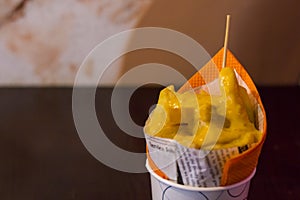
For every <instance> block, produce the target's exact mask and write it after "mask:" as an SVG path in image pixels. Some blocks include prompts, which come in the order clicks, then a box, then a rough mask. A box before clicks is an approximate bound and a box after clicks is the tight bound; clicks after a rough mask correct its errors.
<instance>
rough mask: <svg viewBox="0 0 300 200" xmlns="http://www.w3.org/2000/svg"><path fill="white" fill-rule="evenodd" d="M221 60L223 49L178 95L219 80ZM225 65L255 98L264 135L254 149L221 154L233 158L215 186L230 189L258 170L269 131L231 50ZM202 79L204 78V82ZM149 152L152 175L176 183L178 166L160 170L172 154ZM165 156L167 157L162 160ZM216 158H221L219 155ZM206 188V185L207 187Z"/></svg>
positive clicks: (253, 92) (254, 91)
mask: <svg viewBox="0 0 300 200" xmlns="http://www.w3.org/2000/svg"><path fill="white" fill-rule="evenodd" d="M222 59H223V48H222V49H221V50H220V51H219V52H218V53H217V54H216V55H215V56H214V57H213V58H212V59H211V60H210V61H209V62H208V63H207V64H206V65H205V66H204V67H202V68H201V70H199V72H197V73H196V74H194V76H193V77H192V78H191V79H190V80H189V81H188V82H187V83H186V84H184V85H183V86H182V87H181V88H180V89H179V91H178V92H184V91H187V90H190V89H191V88H198V87H200V86H202V85H205V84H207V83H209V82H211V81H213V80H215V79H216V78H218V77H219V71H220V70H221V68H222ZM226 63H227V66H226V67H230V68H233V69H234V70H235V71H236V73H237V75H238V77H237V78H238V80H239V82H242V83H243V84H244V86H245V87H246V88H247V89H248V91H249V92H250V93H251V95H252V96H253V97H254V98H255V100H256V102H257V104H258V107H259V112H258V122H257V123H258V127H260V128H259V129H260V131H261V132H262V138H261V140H260V141H259V142H258V143H255V144H253V145H251V147H249V149H248V150H247V151H244V152H238V153H237V150H236V148H232V149H226V150H224V151H223V152H222V150H221V153H222V154H223V153H225V154H230V157H229V159H226V161H225V163H222V164H221V166H222V173H221V180H220V182H218V183H212V185H220V186H226V185H231V184H234V183H237V182H240V181H242V180H244V179H246V178H247V177H249V176H250V175H251V173H252V172H253V171H254V169H255V168H256V166H257V163H258V158H259V155H260V151H261V148H262V145H263V143H264V140H265V138H266V128H267V123H266V114H265V110H264V107H263V104H262V102H261V99H260V96H259V93H258V91H257V89H256V87H255V85H254V83H253V81H252V79H251V77H250V76H249V75H248V73H247V72H246V70H245V69H244V67H243V66H242V65H241V64H240V63H239V61H238V60H237V59H236V58H235V57H234V56H233V54H232V53H231V52H230V51H229V50H228V51H227V60H226ZM203 77H205V80H204V78H203ZM156 139H157V140H158V141H157V142H156V141H155V140H156ZM146 141H147V146H148V145H149V144H150V145H151V143H150V142H153V143H155V145H160V144H161V143H163V144H162V146H168V147H174V146H176V147H177V148H178V146H179V149H180V148H184V147H182V146H180V145H177V143H176V142H174V140H170V139H164V138H163V139H158V138H155V137H150V136H147V134H146ZM149 148H150V147H149ZM171 149H172V148H171ZM146 151H147V157H148V162H149V166H150V167H151V168H152V170H153V171H155V172H156V174H158V175H159V176H160V177H162V178H165V179H170V180H176V177H175V176H176V171H177V168H178V165H177V166H176V165H174V164H173V165H170V166H168V167H167V169H164V170H162V169H161V168H160V166H161V162H160V161H161V160H163V159H172V158H170V157H172V154H171V153H169V152H167V153H164V152H161V153H160V152H158V154H160V155H158V156H157V155H155V154H154V153H151V152H150V151H149V149H148V147H147V150H146ZM184 151H189V148H185V149H184ZM189 153H191V154H195V153H196V150H195V151H193V150H191V151H190V152H189ZM162 154H165V155H163V157H161V155H162ZM191 154H188V155H191ZM216 154H218V152H217V153H216ZM194 158H195V157H194ZM194 158H192V159H194ZM193 161H194V160H193ZM196 185H197V184H196ZM200 185H201V184H200ZM204 185H206V183H205V184H204ZM208 185H209V184H208ZM210 186H211V185H210Z"/></svg>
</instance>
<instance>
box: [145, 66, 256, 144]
mask: <svg viewBox="0 0 300 200" xmlns="http://www.w3.org/2000/svg"><path fill="white" fill-rule="evenodd" d="M219 85H220V91H221V95H219V96H210V95H209V94H208V93H206V92H205V91H201V92H200V93H197V94H195V93H193V92H185V93H183V94H179V93H176V92H175V91H174V87H173V86H169V87H167V88H165V89H163V90H162V91H161V92H160V96H159V100H158V104H157V107H156V108H155V109H154V111H153V112H152V113H151V115H150V117H149V119H148V120H147V123H146V126H145V132H146V133H147V134H149V135H153V136H157V137H163V138H170V139H175V140H177V141H178V142H179V143H181V144H182V145H185V146H188V147H193V148H201V147H202V148H204V149H205V148H206V147H205V146H203V142H204V139H205V137H206V136H207V132H208V129H211V130H212V132H213V131H214V130H215V132H217V131H221V133H220V135H219V138H218V139H217V141H216V144H215V145H214V147H213V148H214V149H222V148H230V147H237V146H244V145H248V144H252V143H256V142H258V141H259V140H260V137H261V132H260V131H258V130H257V129H256V127H255V125H254V122H255V120H256V119H255V105H254V104H252V103H251V101H250V99H249V96H248V94H247V91H246V89H245V88H243V87H241V86H239V85H238V82H237V79H236V76H235V73H234V71H233V70H232V69H231V68H227V67H226V68H224V69H222V70H221V72H220V75H219ZM218 127H219V129H218ZM208 140H209V138H208ZM213 140H215V139H214V138H212V141H213ZM213 143H215V141H214V142H213ZM206 144H207V143H206Z"/></svg>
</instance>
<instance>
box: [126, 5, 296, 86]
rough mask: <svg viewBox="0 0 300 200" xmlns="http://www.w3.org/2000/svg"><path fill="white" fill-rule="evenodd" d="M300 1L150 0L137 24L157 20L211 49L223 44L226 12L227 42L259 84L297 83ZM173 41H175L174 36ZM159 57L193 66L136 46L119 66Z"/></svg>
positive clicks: (184, 66) (185, 67) (156, 23)
mask: <svg viewBox="0 0 300 200" xmlns="http://www.w3.org/2000/svg"><path fill="white" fill-rule="evenodd" d="M299 9H300V2H299V1H295V0H287V1H272V0H265V1H259V0H255V1H237V0H227V1H217V0H210V1H208V0H187V1H183V0H155V1H154V2H153V4H152V6H151V7H150V9H149V10H148V11H147V12H146V13H145V14H144V16H142V18H141V20H140V21H139V23H138V24H137V27H146V26H155V27H156V26H158V27H165V28H170V29H174V30H177V31H180V32H182V33H185V34H187V35H188V36H190V37H192V38H193V39H195V40H197V41H198V42H199V43H200V44H201V45H203V47H204V48H205V49H206V50H207V51H208V52H209V53H210V55H212V56H213V55H214V54H215V53H216V52H217V51H218V50H219V49H220V48H221V47H222V45H223V38H224V29H225V17H226V14H230V15H231V28H230V39H229V48H230V50H231V51H232V52H233V53H234V55H235V56H236V57H237V58H238V59H239V61H240V62H241V63H242V65H244V67H246V69H247V70H248V72H249V73H250V75H251V76H252V77H253V79H254V81H255V82H256V83H257V84H259V85H296V84H299V80H300V64H299V63H300V26H299V22H300V12H299ZM174 42H176V41H174ZM147 62H159V63H163V64H167V65H169V66H172V67H174V68H175V69H177V70H179V71H180V72H182V73H183V74H184V75H185V76H186V77H189V76H191V75H192V74H193V73H194V71H193V70H192V67H191V66H190V65H189V64H188V63H187V62H186V61H184V60H183V59H181V58H179V57H178V56H176V55H174V54H172V53H168V52H164V51H159V50H149V49H148V50H138V51H134V52H131V53H129V54H127V55H126V56H125V59H124V62H123V66H122V72H121V74H123V73H124V72H126V71H127V70H129V69H131V68H132V67H134V66H136V65H139V64H142V63H147Z"/></svg>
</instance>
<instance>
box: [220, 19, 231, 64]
mask: <svg viewBox="0 0 300 200" xmlns="http://www.w3.org/2000/svg"><path fill="white" fill-rule="evenodd" d="M229 26H230V15H227V18H226V30H225V40H224V52H223V62H222V68H224V67H225V66H226V58H227V46H228V35H229Z"/></svg>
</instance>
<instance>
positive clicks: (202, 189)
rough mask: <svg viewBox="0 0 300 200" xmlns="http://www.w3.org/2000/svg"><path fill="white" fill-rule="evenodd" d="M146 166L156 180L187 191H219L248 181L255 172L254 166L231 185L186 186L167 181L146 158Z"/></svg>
mask: <svg viewBox="0 0 300 200" xmlns="http://www.w3.org/2000/svg"><path fill="white" fill-rule="evenodd" d="M146 168H147V170H148V172H149V173H150V175H151V176H153V177H154V178H156V179H157V180H158V181H160V182H163V183H164V184H166V185H170V186H173V187H176V188H178V189H182V190H189V191H220V190H228V189H232V188H235V187H238V186H240V185H243V184H245V183H247V182H249V181H250V180H251V179H252V178H253V176H254V174H255V172H256V168H255V169H254V170H253V172H252V173H251V174H250V176H248V177H247V178H245V179H244V180H242V181H240V182H237V183H235V184H232V185H227V186H218V187H193V186H188V185H181V184H178V183H175V182H172V181H169V180H166V179H164V178H162V177H160V176H159V175H157V174H156V173H155V172H154V171H153V170H152V169H151V167H150V166H149V164H148V159H147V160H146Z"/></svg>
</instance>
